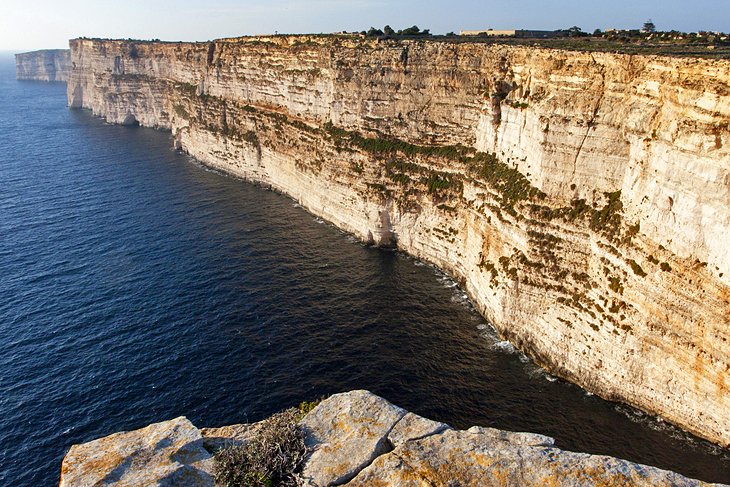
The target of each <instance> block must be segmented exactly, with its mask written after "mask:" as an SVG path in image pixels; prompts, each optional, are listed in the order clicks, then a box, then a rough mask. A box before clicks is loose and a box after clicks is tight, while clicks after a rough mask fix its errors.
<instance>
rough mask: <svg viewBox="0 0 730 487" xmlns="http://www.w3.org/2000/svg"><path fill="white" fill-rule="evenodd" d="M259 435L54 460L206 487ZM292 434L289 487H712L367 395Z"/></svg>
mask: <svg viewBox="0 0 730 487" xmlns="http://www.w3.org/2000/svg"><path fill="white" fill-rule="evenodd" d="M266 427H267V426H266V420H264V421H261V422H259V423H254V424H239V425H233V426H224V427H222V428H203V429H198V428H196V427H195V426H193V424H192V423H190V421H188V420H187V419H186V418H184V417H181V418H176V419H173V420H170V421H165V422H162V423H157V424H153V425H150V426H148V427H146V428H143V429H140V430H136V431H130V432H122V433H116V434H113V435H111V436H107V437H105V438H100V439H98V440H94V441H90V442H88V443H84V444H82V445H74V446H72V447H71V449H70V450H69V452H68V454H67V455H66V457H65V458H64V459H63V465H62V467H61V484H60V486H61V487H81V486H88V485H110V486H127V485H185V486H196V487H213V485H214V484H215V482H214V475H215V473H214V472H215V464H214V462H215V460H214V459H213V457H212V455H211V453H212V452H215V451H217V450H218V449H220V448H221V447H226V446H233V445H242V444H245V443H247V442H249V441H252V439H253V438H254V437H255V436H256V435H257V434H259V432H260V431H261V430H262V429H264V428H266ZM297 427H298V428H299V429H300V431H301V432H302V436H303V440H304V443H305V445H306V453H305V454H304V461H303V467H302V469H301V470H302V471H301V472H299V473H298V485H303V486H307V487H325V486H332V485H348V486H388V485H398V486H414V487H416V486H423V485H474V486H476V485H478V486H495V487H496V486H504V485H520V486H535V487H542V486H545V485H550V486H555V487H558V486H565V487H574V486H577V485H586V486H588V485H590V486H599V485H605V486H609V485H611V486H614V485H632V486H637V487H638V486H646V487H654V486H672V487H700V486H707V487H709V486H711V485H717V486H718V487H720V484H706V483H704V482H699V481H697V480H692V479H688V478H686V477H683V476H681V475H678V474H676V473H673V472H668V471H666V470H660V469H658V468H653V467H648V466H644V465H639V464H636V463H632V462H628V461H625V460H619V459H618V458H613V457H606V456H600V455H588V454H585V453H573V452H569V451H564V450H560V449H559V448H556V447H555V445H554V443H555V442H554V440H553V439H552V438H550V437H547V436H543V435H538V434H533V433H513V432H510V431H502V430H498V429H494V428H482V427H479V426H474V427H472V428H469V429H468V430H466V431H459V430H455V429H452V428H451V427H450V426H449V425H446V424H443V423H438V422H435V421H431V420H429V419H426V418H423V417H421V416H418V415H416V414H413V413H410V412H408V411H405V410H404V409H401V408H399V407H397V406H394V405H393V404H390V403H389V402H388V401H386V400H385V399H383V398H380V397H378V396H376V395H374V394H372V393H370V392H367V391H351V392H347V393H343V394H335V395H334V396H332V397H330V398H328V399H326V400H325V401H323V402H322V403H321V404H319V405H318V406H317V407H316V408H314V409H313V410H312V411H311V412H309V414H307V415H306V416H304V417H303V418H302V419H301V420H300V421H299V423H298V424H297ZM260 484H262V485H263V484H265V482H264V479H261V481H260Z"/></svg>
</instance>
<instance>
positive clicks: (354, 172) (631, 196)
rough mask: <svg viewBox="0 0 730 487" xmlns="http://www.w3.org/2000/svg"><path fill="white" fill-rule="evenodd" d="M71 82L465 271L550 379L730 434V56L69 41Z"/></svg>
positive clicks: (309, 39)
mask: <svg viewBox="0 0 730 487" xmlns="http://www.w3.org/2000/svg"><path fill="white" fill-rule="evenodd" d="M71 61H72V64H73V68H72V70H71V74H70V78H69V83H68V102H69V105H70V106H72V107H84V108H89V109H91V110H93V112H94V113H95V114H96V115H99V116H103V117H105V118H106V120H108V121H109V122H112V123H120V124H141V125H143V126H149V127H158V128H164V129H170V130H171V131H172V133H173V139H174V145H175V147H176V148H178V149H180V150H184V151H186V152H188V153H190V154H191V155H193V156H194V157H196V158H197V159H199V160H200V161H202V162H203V163H205V164H208V165H210V166H212V167H215V168H217V169H220V170H222V171H226V172H228V173H231V174H234V175H236V176H239V177H242V178H245V179H247V180H250V181H255V182H258V183H261V184H263V185H266V186H268V187H271V188H274V189H276V190H278V191H281V192H283V193H286V194H288V195H290V196H291V197H292V198H294V199H295V200H297V201H298V202H299V203H300V204H301V205H302V206H303V207H304V208H306V209H307V210H309V211H311V212H312V213H314V214H316V215H318V216H320V217H322V218H325V219H327V220H329V221H330V222H332V223H334V224H335V225H337V226H339V227H341V228H342V229H344V230H346V231H348V232H351V233H353V234H355V235H357V236H358V237H359V238H361V239H362V240H363V241H366V242H370V243H373V244H377V245H383V246H393V247H397V248H399V249H401V250H403V251H406V252H408V253H410V254H412V255H414V256H416V257H418V258H420V259H423V260H425V261H428V262H431V263H433V264H435V265H437V266H439V267H440V268H441V269H443V270H444V271H445V272H447V273H448V274H450V275H451V276H452V277H454V278H455V279H456V280H457V281H458V282H459V283H460V284H461V285H462V287H463V288H464V289H465V290H466V291H467V292H468V293H469V295H470V296H471V298H472V299H473V301H474V303H475V304H476V306H477V308H478V309H479V310H480V311H481V312H482V313H483V314H484V316H485V317H486V318H487V319H489V320H490V321H491V322H492V323H493V324H494V326H495V327H496V328H497V330H498V331H499V332H500V334H501V335H502V336H503V337H505V338H506V339H508V340H510V341H511V342H512V343H513V344H515V345H516V346H517V347H518V348H519V349H521V350H523V351H524V352H526V353H527V354H528V355H530V356H531V357H532V358H533V359H534V360H535V361H536V362H538V363H539V364H541V365H542V366H544V367H545V368H547V369H549V370H550V372H551V373H552V374H554V375H557V376H560V377H563V378H565V379H568V380H570V381H572V382H575V383H577V384H579V385H581V386H582V387H584V388H586V389H587V390H589V391H591V392H593V393H595V394H597V395H600V396H602V397H604V398H606V399H610V400H614V401H622V402H626V403H629V404H631V405H633V406H636V407H639V408H641V409H644V410H646V411H649V412H651V413H654V414H658V415H660V416H662V417H664V418H665V419H667V420H669V421H671V422H673V423H675V424H678V425H680V426H682V427H684V428H685V429H687V430H690V431H692V432H693V433H695V434H698V435H700V436H703V437H705V438H708V439H710V440H712V441H715V442H718V443H720V444H722V445H725V446H727V445H730V393H729V387H730V245H729V243H728V235H730V204H729V203H728V202H729V201H730V130H729V127H730V85H729V83H730V62H728V61H727V60H707V59H692V58H670V57H654V56H636V55H635V56H632V55H619V54H611V53H588V52H569V51H560V50H551V49H539V48H532V47H526V46H501V45H494V44H491V45H485V44H475V43H448V42H438V41H400V42H398V41H382V42H378V41H374V40H373V41H371V40H366V39H361V38H358V37H353V36H277V37H252V38H241V39H223V40H218V41H214V42H206V43H158V42H133V41H112V40H90V39H79V40H73V41H71Z"/></svg>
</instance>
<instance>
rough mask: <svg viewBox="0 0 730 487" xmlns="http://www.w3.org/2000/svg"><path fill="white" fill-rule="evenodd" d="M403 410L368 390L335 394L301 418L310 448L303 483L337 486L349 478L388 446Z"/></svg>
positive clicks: (389, 447) (388, 447) (404, 412)
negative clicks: (389, 437) (392, 431)
mask: <svg viewBox="0 0 730 487" xmlns="http://www.w3.org/2000/svg"><path fill="white" fill-rule="evenodd" d="M405 414H406V411H405V410H403V409H401V408H399V407H396V406H394V405H392V404H391V403H389V402H388V401H386V400H385V399H383V398H381V397H378V396H376V395H375V394H373V393H371V392H368V391H351V392H347V393H343V394H335V395H333V396H331V397H329V398H328V399H326V400H324V401H322V403H320V404H319V405H318V406H317V407H316V408H314V409H313V410H312V411H311V412H310V413H309V414H308V415H307V416H306V417H305V418H304V419H303V420H302V421H301V423H300V424H301V426H302V427H303V429H304V434H305V443H306V445H307V448H308V449H309V450H310V451H309V453H308V455H307V459H306V461H305V465H304V471H303V473H302V479H303V481H304V483H305V485H316V486H325V485H337V484H343V483H345V482H347V481H349V480H350V479H352V478H353V477H354V476H355V475H357V473H358V472H360V471H361V470H362V469H363V468H364V467H366V466H368V465H369V464H370V463H371V462H372V461H373V460H374V459H375V458H377V457H378V456H380V455H382V454H383V453H386V452H387V451H389V450H390V449H391V446H390V443H389V442H388V434H389V433H390V432H391V430H392V429H393V427H394V426H395V424H396V423H397V422H398V421H399V420H400V419H401V418H402V417H403V416H405Z"/></svg>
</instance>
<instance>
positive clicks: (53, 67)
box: [15, 49, 71, 81]
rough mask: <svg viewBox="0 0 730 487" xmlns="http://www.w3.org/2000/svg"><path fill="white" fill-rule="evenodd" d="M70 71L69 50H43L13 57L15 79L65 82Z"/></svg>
mask: <svg viewBox="0 0 730 487" xmlns="http://www.w3.org/2000/svg"><path fill="white" fill-rule="evenodd" d="M70 71H71V51H70V50H69V49H44V50H41V51H31V52H24V53H21V54H16V55H15V78H16V79H19V80H30V81H67V80H68V75H69V72H70Z"/></svg>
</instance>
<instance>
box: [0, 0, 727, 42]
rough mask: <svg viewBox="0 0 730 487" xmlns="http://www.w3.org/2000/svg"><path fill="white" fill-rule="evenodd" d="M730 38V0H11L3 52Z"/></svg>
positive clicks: (6, 0)
mask: <svg viewBox="0 0 730 487" xmlns="http://www.w3.org/2000/svg"><path fill="white" fill-rule="evenodd" d="M648 18H651V19H652V20H653V21H654V23H655V24H656V26H657V28H659V29H664V30H670V29H677V30H684V31H696V30H721V31H725V32H727V31H730V0H663V1H660V0H652V1H642V0H611V1H595V0H463V1H459V0H452V1H443V0H420V1H414V0H400V1H387V0H307V1H304V0H238V1H233V0H195V1H191V0H182V1H174V0H167V1H157V0H116V1H105V0H96V1H92V0H63V1H58V0H2V2H1V3H0V49H4V50H16V51H20V50H30V49H41V48H58V47H66V46H67V42H66V41H67V40H68V39H69V38H72V37H79V36H88V37H115V38H117V37H125V38H126V37H133V38H142V39H150V38H160V39H163V40H208V39H215V38H218V37H229V36H238V35H248V34H268V33H272V34H273V33H274V32H276V31H278V32H280V33H283V32H296V33H303V32H334V31H341V30H347V31H353V30H358V31H359V30H364V29H367V28H368V27H370V26H371V25H374V26H377V27H382V26H383V25H385V24H390V25H391V26H393V27H395V28H396V29H398V28H403V27H408V26H410V25H413V24H416V25H418V26H419V27H421V28H430V29H431V31H432V32H435V33H446V32H448V31H451V30H453V31H459V30H460V29H478V28H489V27H491V28H494V29H506V28H529V29H549V30H553V29H558V28H567V27H570V26H573V25H578V26H580V27H582V28H583V30H585V31H591V32H592V31H593V30H594V29H596V28H601V29H605V28H608V27H614V28H638V27H640V26H641V24H642V23H643V22H644V21H645V20H646V19H648Z"/></svg>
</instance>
